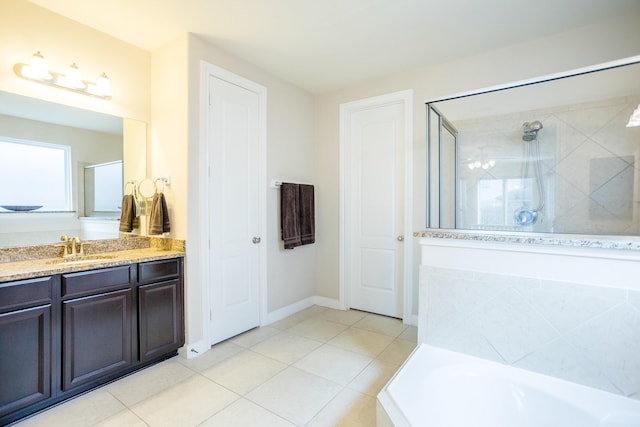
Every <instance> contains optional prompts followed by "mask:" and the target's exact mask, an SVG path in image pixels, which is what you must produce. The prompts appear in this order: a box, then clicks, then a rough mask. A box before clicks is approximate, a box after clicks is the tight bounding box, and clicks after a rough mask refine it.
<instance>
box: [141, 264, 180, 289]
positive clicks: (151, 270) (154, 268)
mask: <svg viewBox="0 0 640 427" xmlns="http://www.w3.org/2000/svg"><path fill="white" fill-rule="evenodd" d="M179 274H180V259H179V258H174V259H163V260H160V261H150V262H143V263H141V264H138V280H139V281H140V283H145V282H151V281H154V282H158V281H161V280H165V279H174V278H176V277H178V275H179Z"/></svg>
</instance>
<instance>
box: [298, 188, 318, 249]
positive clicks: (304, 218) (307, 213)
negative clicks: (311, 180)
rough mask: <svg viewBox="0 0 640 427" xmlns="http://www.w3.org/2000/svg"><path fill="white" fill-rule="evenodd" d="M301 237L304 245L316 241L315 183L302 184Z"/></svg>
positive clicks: (300, 199)
mask: <svg viewBox="0 0 640 427" xmlns="http://www.w3.org/2000/svg"><path fill="white" fill-rule="evenodd" d="M299 201H300V238H301V240H302V244H303V245H310V244H311V243H314V242H315V241H316V224H315V220H316V218H315V216H316V215H315V206H314V203H315V201H314V195H313V185H308V184H300V198H299Z"/></svg>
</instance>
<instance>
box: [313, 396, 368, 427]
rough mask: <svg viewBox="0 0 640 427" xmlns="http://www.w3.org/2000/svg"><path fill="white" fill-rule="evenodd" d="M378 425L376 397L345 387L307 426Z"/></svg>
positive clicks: (352, 426) (354, 426) (343, 426)
mask: <svg viewBox="0 0 640 427" xmlns="http://www.w3.org/2000/svg"><path fill="white" fill-rule="evenodd" d="M375 425H376V399H375V398H374V397H371V396H367V395H366V394H362V393H358V392H357V391H354V390H350V389H348V388H347V389H344V390H343V391H342V392H341V393H340V394H339V395H338V396H336V397H335V398H334V399H333V400H332V401H331V402H329V404H328V405H327V406H326V407H325V408H323V409H322V411H320V413H319V414H318V415H316V416H315V417H314V418H313V420H311V422H310V423H309V424H307V425H306V427H371V426H375Z"/></svg>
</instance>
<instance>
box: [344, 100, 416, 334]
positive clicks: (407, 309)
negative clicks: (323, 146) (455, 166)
mask: <svg viewBox="0 0 640 427" xmlns="http://www.w3.org/2000/svg"><path fill="white" fill-rule="evenodd" d="M393 104H402V105H403V106H404V230H403V234H404V236H405V239H404V242H403V243H402V244H403V250H404V253H403V266H402V269H403V283H402V292H403V301H402V312H403V320H404V322H405V323H407V322H408V321H410V320H411V318H412V314H411V308H412V305H413V299H414V295H413V268H412V264H413V263H412V261H413V238H412V236H413V234H412V233H413V232H412V229H413V90H411V89H409V90H403V91H399V92H393V93H388V94H385V95H380V96H374V97H371V98H365V99H361V100H358V101H352V102H347V103H344V104H340V252H339V254H340V255H339V256H340V273H339V276H340V279H339V281H340V290H339V298H340V300H339V304H340V307H341V308H342V309H343V310H347V309H349V308H350V307H351V301H350V300H351V286H350V283H351V253H350V248H351V239H352V236H351V230H350V228H349V221H348V218H350V217H351V212H350V209H349V204H348V203H347V198H348V197H350V192H351V188H350V185H351V182H350V181H351V171H350V169H349V168H348V167H347V166H348V165H349V164H350V163H351V162H350V160H351V158H350V152H351V144H352V141H351V137H350V133H349V130H350V125H349V124H350V122H351V117H352V115H353V113H355V112H358V111H362V110H366V109H370V108H374V107H383V106H387V105H393Z"/></svg>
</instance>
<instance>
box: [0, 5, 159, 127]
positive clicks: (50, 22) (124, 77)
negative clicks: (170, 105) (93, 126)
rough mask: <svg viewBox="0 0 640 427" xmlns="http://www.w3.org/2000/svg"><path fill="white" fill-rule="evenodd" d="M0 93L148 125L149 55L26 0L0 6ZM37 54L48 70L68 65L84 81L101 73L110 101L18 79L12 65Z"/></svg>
mask: <svg viewBox="0 0 640 427" xmlns="http://www.w3.org/2000/svg"><path fill="white" fill-rule="evenodd" d="M0 46H2V55H0V90H4V91H7V92H12V93H18V94H20V95H25V96H30V97H33V98H39V99H44V100H47V101H51V102H55V103H58V104H65V105H71V106H74V107H78V108H83V109H86V110H91V111H99V112H102V113H106V114H111V115H114V116H119V117H128V118H133V119H137V120H142V121H145V122H149V119H150V97H149V94H150V83H149V75H150V72H151V71H150V66H151V55H150V54H149V52H147V51H144V50H142V49H139V48H137V47H135V46H132V45H130V44H128V43H125V42H123V41H120V40H117V39H115V38H113V37H111V36H108V35H106V34H104V33H101V32H98V31H96V30H94V29H92V28H89V27H87V26H85V25H82V24H80V23H78V22H75V21H72V20H70V19H68V18H65V17H63V16H61V15H57V14H55V13H53V12H50V11H48V10H46V9H43V8H41V7H39V6H36V5H34V4H32V3H29V2H27V1H25V0H2V2H0ZM38 50H39V51H41V53H42V54H43V55H44V57H45V60H46V61H47V64H48V66H49V68H50V69H51V70H55V71H59V72H65V71H66V69H67V67H69V65H70V64H71V63H72V62H76V63H77V65H78V66H79V67H80V71H81V73H82V76H83V78H84V79H86V80H95V79H97V77H98V76H99V75H100V73H102V72H103V71H104V72H106V73H107V75H108V76H109V79H110V80H111V85H112V89H113V99H112V100H110V101H107V100H103V99H99V98H94V97H90V96H86V95H82V94H78V93H75V92H71V91H66V90H61V89H58V88H53V87H49V86H45V85H40V84H37V83H34V82H31V81H28V80H24V79H22V78H20V77H18V76H17V75H16V74H15V73H14V72H13V66H14V64H15V63H18V62H25V63H26V62H29V59H30V58H31V55H33V53H35V52H36V51H38Z"/></svg>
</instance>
